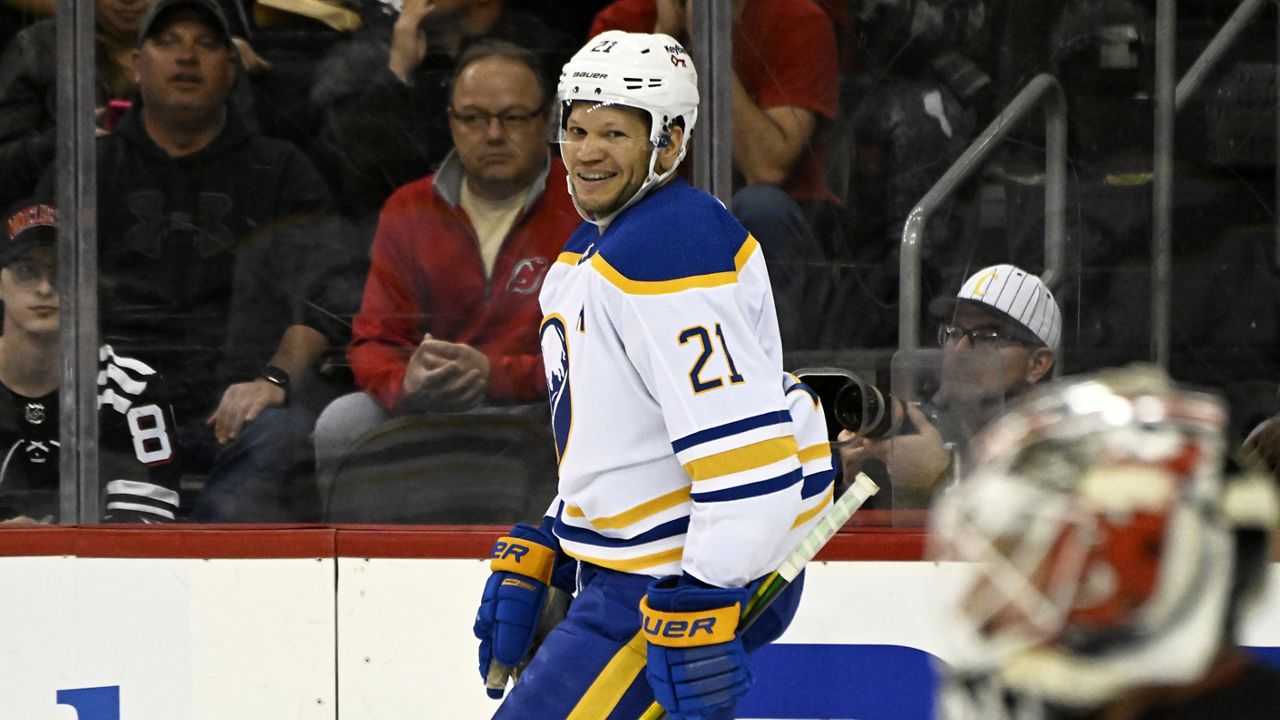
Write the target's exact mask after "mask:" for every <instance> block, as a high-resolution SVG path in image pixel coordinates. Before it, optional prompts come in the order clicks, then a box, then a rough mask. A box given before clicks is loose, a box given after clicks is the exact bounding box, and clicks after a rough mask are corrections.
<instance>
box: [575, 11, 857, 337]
mask: <svg viewBox="0 0 1280 720" xmlns="http://www.w3.org/2000/svg"><path fill="white" fill-rule="evenodd" d="M692 7H693V3H691V2H690V3H685V2H681V1H680V0H616V1H615V2H613V3H612V4H610V5H608V6H607V7H605V8H604V9H603V10H601V11H600V13H599V14H598V15H596V18H595V21H594V22H593V23H592V26H591V34H592V36H595V35H597V34H599V33H600V32H603V31H605V30H626V31H629V32H660V33H666V34H668V35H671V36H672V37H675V38H676V39H677V40H680V41H682V42H683V41H684V40H685V39H687V36H688V34H689V29H690V27H691V23H690V18H689V15H690V14H691V12H692ZM733 12H734V24H733V47H734V53H733V68H734V76H733V80H732V112H733V165H734V174H735V183H734V185H735V187H736V188H737V190H736V191H735V193H734V196H733V201H732V207H733V213H734V215H736V216H737V217H738V219H739V220H740V221H741V222H742V224H743V225H745V226H746V227H747V229H748V230H750V231H751V233H752V235H754V236H755V237H756V239H757V240H759V241H760V244H761V247H762V248H763V249H764V253H765V260H766V261H767V262H768V264H769V277H770V281H771V283H772V285H773V295H774V302H775V303H776V304H777V306H778V321H779V325H780V326H781V329H782V343H783V347H785V348H787V349H788V350H791V349H797V348H804V347H811V346H813V345H815V344H816V342H817V336H816V334H815V330H816V329H817V326H818V325H819V323H815V322H814V320H813V313H814V312H815V308H821V307H823V303H824V300H825V298H826V294H827V292H828V291H829V288H828V287H827V284H828V283H825V282H824V280H823V274H822V273H821V272H819V271H817V267H818V266H819V265H820V264H821V263H822V262H823V261H824V259H825V251H824V249H823V247H822V245H821V244H820V243H819V240H818V238H819V237H827V236H828V234H829V233H830V232H833V231H834V228H833V227H832V226H831V224H830V223H831V221H832V218H833V217H834V212H833V210H834V207H835V205H836V198H835V195H834V194H833V193H832V192H831V189H830V188H829V187H828V186H827V182H826V147H825V146H826V140H825V137H826V129H827V125H828V123H829V122H830V121H831V120H832V119H833V118H834V117H835V115H836V104H837V100H838V97H839V58H838V53H837V51H836V38H835V30H834V29H833V28H832V24H831V18H830V17H829V16H828V15H827V14H826V13H825V12H824V11H823V10H822V9H821V8H820V7H818V5H816V4H814V3H813V2H811V1H810V0H734V2H733Z"/></svg>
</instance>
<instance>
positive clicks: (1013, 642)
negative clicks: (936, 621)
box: [930, 366, 1275, 720]
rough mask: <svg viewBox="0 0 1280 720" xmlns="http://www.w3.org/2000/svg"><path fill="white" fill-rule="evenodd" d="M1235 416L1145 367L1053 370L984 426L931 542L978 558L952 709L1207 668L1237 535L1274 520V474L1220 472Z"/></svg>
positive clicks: (1019, 711)
mask: <svg viewBox="0 0 1280 720" xmlns="http://www.w3.org/2000/svg"><path fill="white" fill-rule="evenodd" d="M1226 423H1227V408H1226V406H1225V404H1224V403H1223V402H1222V401H1221V400H1220V399H1219V398H1217V397H1216V396H1213V395H1209V394H1205V393H1199V392H1193V391H1190V390H1186V389H1183V388H1180V387H1177V386H1175V385H1174V384H1173V383H1171V382H1170V381H1169V380H1168V378H1167V377H1166V376H1165V375H1163V374H1162V373H1161V372H1160V371H1158V370H1156V369H1155V368H1151V367H1146V366H1133V367H1130V368H1126V369H1123V370H1114V371H1108V372H1103V373H1099V374H1097V375H1093V376H1085V377H1082V378H1081V379H1073V380H1069V381H1065V382H1058V383H1054V384H1052V385H1050V386H1048V387H1046V388H1044V389H1042V390H1040V391H1038V392H1036V393H1034V394H1032V395H1029V396H1028V397H1027V398H1026V399H1025V401H1023V402H1021V403H1020V404H1018V405H1017V406H1015V408H1014V409H1013V410H1011V411H1010V412H1009V413H1006V414H1005V415H1004V416H1002V417H1001V418H999V419H997V420H996V421H994V422H993V423H992V424H991V425H989V426H988V427H987V428H986V429H985V430H984V431H983V432H982V433H981V434H980V435H979V436H978V437H977V438H976V439H975V440H974V445H973V463H972V465H971V471H970V473H969V476H968V477H967V478H963V479H962V480H961V482H960V484H959V485H958V486H957V487H956V488H955V489H954V490H953V491H952V492H951V493H950V494H949V495H947V496H945V497H943V498H941V499H940V500H939V502H938V505H937V506H936V507H935V509H934V512H933V514H932V515H931V520H930V522H931V533H930V554H931V556H932V557H933V558H934V559H942V560H959V561H964V562H967V563H972V565H971V566H970V567H972V569H973V571H974V572H973V574H972V576H966V580H965V581H964V582H962V583H961V586H960V588H959V591H958V593H957V595H956V596H955V601H954V604H953V606H952V608H951V610H952V611H953V612H954V615H953V616H952V617H948V618H947V620H948V634H949V635H950V637H948V638H947V641H948V643H947V647H948V649H949V650H952V651H953V652H950V653H949V655H950V656H949V657H948V660H949V661H950V667H949V668H948V669H947V670H945V671H944V674H946V675H947V676H948V677H947V680H946V681H945V682H944V683H943V686H942V690H941V696H940V697H939V717H942V718H950V719H951V720H956V719H959V718H963V719H966V720H969V719H972V720H978V719H979V718H981V719H982V720H991V719H995V718H1017V719H1022V718H1026V719H1032V718H1037V719H1038V718H1048V717H1070V716H1073V715H1078V714H1084V713H1087V712H1088V711H1090V710H1094V709H1097V708H1099V707H1101V706H1103V705H1105V704H1107V703H1108V702H1110V701H1112V700H1114V699H1116V698H1117V697H1119V696H1120V695H1121V694H1122V693H1123V692H1124V691H1125V690H1127V689H1129V688H1133V687H1142V686H1158V685H1179V684H1184V683H1190V682H1194V681H1196V680H1198V679H1200V678H1201V677H1203V676H1204V674H1205V673H1206V672H1207V670H1208V669H1209V667H1210V664H1211V662H1212V661H1213V659H1214V657H1215V655H1216V654H1217V653H1218V651H1219V650H1220V648H1221V647H1222V645H1223V644H1224V643H1225V642H1229V641H1230V639H1229V637H1228V635H1227V633H1228V617H1229V616H1230V610H1231V607H1232V605H1233V603H1234V602H1235V601H1236V598H1235V595H1236V594H1237V590H1238V588H1236V587H1234V586H1233V578H1234V577H1235V574H1236V572H1237V568H1236V567H1235V562H1236V557H1237V555H1236V552H1235V542H1234V538H1235V533H1236V532H1237V531H1238V530H1239V529H1240V528H1242V527H1246V526H1265V525H1268V524H1271V523H1273V522H1274V516H1273V514H1272V513H1274V508H1275V496H1274V487H1273V486H1272V485H1271V484H1270V481H1269V479H1267V478H1248V479H1236V478H1228V477H1226V476H1225V475H1224V473H1223V468H1224V464H1225V442H1226V441H1225V434H1224V430H1225V427H1226ZM1228 483H1230V487H1231V489H1232V490H1238V491H1240V492H1243V493H1245V494H1246V495H1249V494H1250V493H1252V496H1251V497H1252V499H1251V500H1250V501H1249V502H1244V503H1241V502H1239V501H1238V498H1237V500H1236V501H1235V502H1233V501H1232V492H1229V491H1228ZM1237 494H1238V493H1237ZM1250 506H1252V507H1250Z"/></svg>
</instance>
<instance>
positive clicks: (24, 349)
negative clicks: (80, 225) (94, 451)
mask: <svg viewBox="0 0 1280 720" xmlns="http://www.w3.org/2000/svg"><path fill="white" fill-rule="evenodd" d="M5 220H6V223H5V234H4V236H3V239H2V241H0V242H2V244H0V268H3V269H0V301H2V302H3V304H4V332H3V334H0V452H3V453H4V462H3V464H0V522H4V523H27V522H57V520H58V515H59V498H60V494H59V482H58V477H59V472H58V470H59V465H58V453H59V450H60V449H61V446H60V445H59V441H58V437H59V424H58V407H59V398H58V386H59V384H60V381H61V379H62V363H61V362H60V346H59V337H58V327H59V315H58V310H59V309H58V305H59V302H58V287H57V265H58V258H57V246H56V244H55V240H56V236H57V230H56V226H57V212H56V211H55V210H54V208H53V207H51V206H49V205H43V204H38V203H35V202H31V201H28V202H21V203H19V204H18V205H17V206H15V207H14V208H13V209H11V210H10V212H9V213H7V214H6V215H5ZM98 360H99V361H100V365H99V371H98V400H99V401H98V411H99V423H100V438H101V440H100V442H99V468H98V470H99V472H98V475H99V477H100V478H101V479H102V481H101V484H102V496H101V503H102V504H101V507H102V519H103V520H105V521H107V522H146V523H155V522H168V521H172V520H174V519H175V517H176V515H177V512H178V492H177V491H178V474H179V464H178V455H177V454H178V444H177V441H176V438H175V436H174V422H173V409H172V408H171V407H170V406H169V400H168V396H167V394H166V392H165V387H164V380H163V378H162V377H161V376H160V374H159V373H157V372H156V371H155V370H153V369H152V368H151V367H149V366H147V365H146V364H145V363H143V362H140V361H138V360H135V359H133V358H127V357H121V356H119V355H116V353H115V351H114V350H113V349H112V348H111V346H110V345H103V346H102V348H101V349H100V350H99V351H98Z"/></svg>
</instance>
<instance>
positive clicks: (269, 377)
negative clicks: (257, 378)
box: [262, 365, 290, 405]
mask: <svg viewBox="0 0 1280 720" xmlns="http://www.w3.org/2000/svg"><path fill="white" fill-rule="evenodd" d="M262 379H263V380H266V381H267V382H269V383H271V384H272V385H275V386H276V387H278V388H280V389H281V390H284V404H285V405H288V404H289V395H290V392H289V389H290V387H289V386H290V383H289V373H287V372H285V371H284V370H283V369H281V368H278V367H276V366H275V365H268V366H266V367H264V368H262Z"/></svg>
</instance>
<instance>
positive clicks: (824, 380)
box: [795, 368, 903, 441]
mask: <svg viewBox="0 0 1280 720" xmlns="http://www.w3.org/2000/svg"><path fill="white" fill-rule="evenodd" d="M795 376H796V377H798V378H800V381H801V382H803V383H804V384H805V385H808V386H809V388H810V389H812V390H813V391H814V393H816V394H817V395H818V399H819V400H821V401H822V409H823V412H824V413H825V414H826V417H827V433H828V435H829V436H830V439H831V440H832V441H834V440H836V438H837V436H838V435H839V434H840V431H841V430H842V429H843V430H848V431H850V432H852V433H855V434H857V435H858V436H859V437H864V438H868V439H871V440H875V439H877V438H884V437H889V436H891V435H894V434H895V433H897V432H898V430H899V428H900V427H901V425H902V417H903V409H902V404H901V403H899V402H898V401H897V400H894V398H893V396H892V395H890V394H889V393H888V392H885V391H883V390H881V389H880V388H878V387H876V386H875V385H873V384H872V383H869V382H866V381H864V380H863V379H862V378H860V377H858V376H857V375H855V374H854V373H851V372H849V371H848V370H842V369H840V368H809V369H804V370H797V371H796V372H795Z"/></svg>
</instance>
